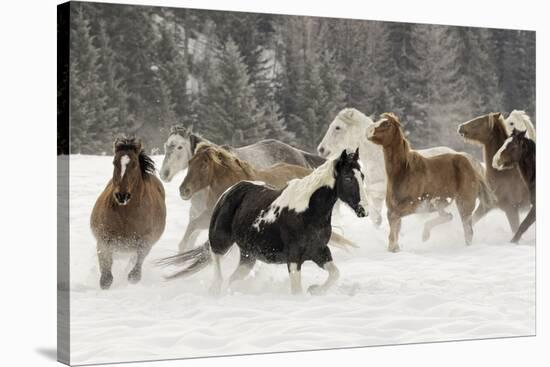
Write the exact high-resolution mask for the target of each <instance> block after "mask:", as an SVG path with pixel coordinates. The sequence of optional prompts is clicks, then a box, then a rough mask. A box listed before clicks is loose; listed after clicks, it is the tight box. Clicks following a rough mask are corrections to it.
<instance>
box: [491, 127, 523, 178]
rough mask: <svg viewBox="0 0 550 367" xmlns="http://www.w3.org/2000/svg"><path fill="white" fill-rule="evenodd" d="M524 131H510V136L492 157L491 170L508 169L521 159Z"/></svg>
mask: <svg viewBox="0 0 550 367" xmlns="http://www.w3.org/2000/svg"><path fill="white" fill-rule="evenodd" d="M525 134H526V131H525V130H516V129H513V130H512V134H511V135H510V137H509V138H508V139H506V141H505V142H504V144H502V147H500V149H499V150H498V151H497V152H496V154H495V155H494V157H493V168H496V169H498V170H501V171H502V170H504V169H510V168H513V167H514V166H515V164H516V163H517V162H519V160H520V159H521V152H522V151H523V150H524V149H525V139H527V138H526V136H525Z"/></svg>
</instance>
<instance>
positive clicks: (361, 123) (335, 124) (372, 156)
mask: <svg viewBox="0 0 550 367" xmlns="http://www.w3.org/2000/svg"><path fill="white" fill-rule="evenodd" d="M373 124H374V122H373V120H372V119H371V118H370V117H368V116H366V115H365V114H364V113H362V112H361V111H359V110H356V109H355V108H344V109H343V110H341V111H340V112H339V113H338V114H337V115H336V117H335V118H334V120H333V121H332V122H331V123H330V125H329V127H328V129H327V132H326V133H325V136H324V137H323V139H322V140H321V143H320V144H319V146H318V147H317V151H318V152H319V154H320V155H321V156H322V157H325V158H327V157H330V156H331V155H332V154H334V153H335V152H340V151H342V150H343V149H348V150H355V149H356V148H358V147H359V149H360V151H361V160H362V161H363V162H365V163H366V165H365V166H364V169H363V173H364V174H365V184H366V190H367V194H368V198H369V200H370V202H369V208H370V210H371V213H370V218H371V220H372V221H373V222H374V224H375V225H377V226H378V225H380V223H381V221H382V215H381V211H382V205H383V203H384V200H385V198H386V172H385V169H384V154H383V152H382V148H381V147H380V146H378V145H376V144H374V143H372V142H371V141H369V140H368V139H367V131H368V129H369V127H370V126H372V125H373ZM417 152H418V153H419V154H421V155H423V156H425V157H433V156H435V155H438V154H444V153H457V152H456V151H454V150H453V149H451V148H448V147H443V146H438V147H433V148H428V149H420V150H418V151H417ZM461 154H464V155H465V156H466V157H468V159H469V160H470V162H471V163H472V164H473V165H474V167H476V169H478V170H479V171H480V172H483V167H482V166H481V164H480V163H479V162H478V161H477V160H475V159H474V158H473V157H472V156H471V155H469V154H467V153H461Z"/></svg>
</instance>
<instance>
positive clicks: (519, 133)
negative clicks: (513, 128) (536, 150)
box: [517, 130, 527, 138]
mask: <svg viewBox="0 0 550 367" xmlns="http://www.w3.org/2000/svg"><path fill="white" fill-rule="evenodd" d="M526 133H527V130H518V132H517V134H518V136H519V137H520V138H524V137H525V134H526Z"/></svg>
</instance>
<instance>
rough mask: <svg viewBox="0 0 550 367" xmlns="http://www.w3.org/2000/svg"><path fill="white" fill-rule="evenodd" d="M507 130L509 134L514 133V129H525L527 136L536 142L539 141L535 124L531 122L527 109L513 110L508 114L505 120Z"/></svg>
mask: <svg viewBox="0 0 550 367" xmlns="http://www.w3.org/2000/svg"><path fill="white" fill-rule="evenodd" d="M504 125H505V126H506V131H507V133H508V135H510V134H511V133H512V130H514V129H516V130H519V131H525V132H527V134H525V136H526V137H527V138H529V139H531V140H533V141H534V142H536V141H537V134H536V132H535V126H534V125H533V123H532V122H531V118H530V117H529V115H528V114H527V113H526V112H525V111H519V110H513V111H512V112H510V115H508V118H506V120H504Z"/></svg>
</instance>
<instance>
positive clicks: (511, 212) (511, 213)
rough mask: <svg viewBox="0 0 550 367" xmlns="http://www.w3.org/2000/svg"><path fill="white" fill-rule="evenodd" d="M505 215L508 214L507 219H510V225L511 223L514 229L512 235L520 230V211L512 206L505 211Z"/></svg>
mask: <svg viewBox="0 0 550 367" xmlns="http://www.w3.org/2000/svg"><path fill="white" fill-rule="evenodd" d="M504 213H506V218H508V223H510V228H511V229H512V233H516V232H517V230H518V228H519V213H518V210H517V209H516V208H515V207H513V206H510V207H508V208H506V209H504Z"/></svg>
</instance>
